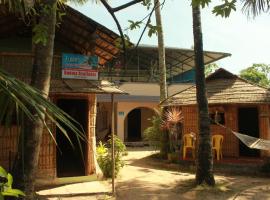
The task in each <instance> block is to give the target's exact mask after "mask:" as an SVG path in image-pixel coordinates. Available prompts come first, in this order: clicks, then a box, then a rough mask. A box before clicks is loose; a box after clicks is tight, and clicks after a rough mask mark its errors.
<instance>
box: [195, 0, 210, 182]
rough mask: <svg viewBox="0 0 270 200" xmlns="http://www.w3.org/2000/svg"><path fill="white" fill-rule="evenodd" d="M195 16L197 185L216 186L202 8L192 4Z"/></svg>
mask: <svg viewBox="0 0 270 200" xmlns="http://www.w3.org/2000/svg"><path fill="white" fill-rule="evenodd" d="M192 15H193V37H194V52H195V66H196V67H195V69H196V96H197V104H198V127H199V144H198V154H197V162H196V164H197V170H196V183H197V184H202V183H206V184H207V185H211V186H213V185H215V179H214V175H213V156H212V144H211V137H210V120H209V114H208V102H207V97H206V88H205V76H204V59H203V39H202V28H201V14H200V7H199V5H198V4H196V3H192Z"/></svg>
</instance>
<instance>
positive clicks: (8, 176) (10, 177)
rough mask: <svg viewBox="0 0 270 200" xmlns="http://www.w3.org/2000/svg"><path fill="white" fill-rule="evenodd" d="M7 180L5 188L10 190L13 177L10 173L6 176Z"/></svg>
mask: <svg viewBox="0 0 270 200" xmlns="http://www.w3.org/2000/svg"><path fill="white" fill-rule="evenodd" d="M7 180H8V182H7V186H8V187H10V188H11V187H12V184H13V177H12V175H11V174H10V173H8V174H7Z"/></svg>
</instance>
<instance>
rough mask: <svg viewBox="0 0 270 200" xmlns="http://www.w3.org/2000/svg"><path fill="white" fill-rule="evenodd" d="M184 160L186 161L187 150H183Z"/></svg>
mask: <svg viewBox="0 0 270 200" xmlns="http://www.w3.org/2000/svg"><path fill="white" fill-rule="evenodd" d="M183 159H186V148H185V147H184V148H183Z"/></svg>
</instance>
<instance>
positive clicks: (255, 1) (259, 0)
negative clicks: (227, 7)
mask: <svg viewBox="0 0 270 200" xmlns="http://www.w3.org/2000/svg"><path fill="white" fill-rule="evenodd" d="M241 1H242V4H243V7H242V11H243V12H244V13H245V14H247V16H253V17H256V16H258V15H259V14H260V13H262V12H268V11H269V9H270V0H241Z"/></svg>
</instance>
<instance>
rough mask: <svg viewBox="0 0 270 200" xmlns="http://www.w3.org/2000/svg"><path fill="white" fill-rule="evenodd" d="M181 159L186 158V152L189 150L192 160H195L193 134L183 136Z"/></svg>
mask: <svg viewBox="0 0 270 200" xmlns="http://www.w3.org/2000/svg"><path fill="white" fill-rule="evenodd" d="M183 140H184V145H183V159H185V158H186V154H187V150H188V149H191V151H192V158H195V135H194V134H193V133H188V134H185V135H184V136H183Z"/></svg>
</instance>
